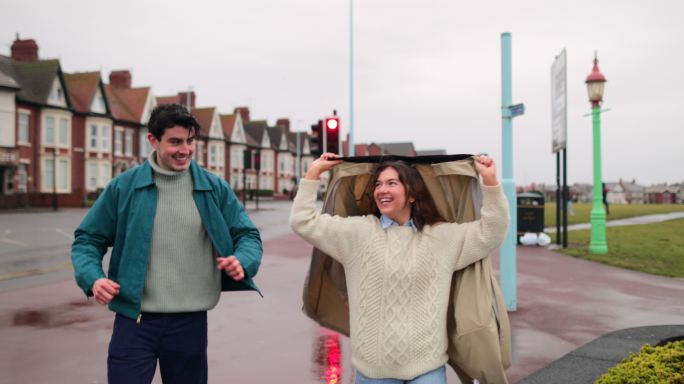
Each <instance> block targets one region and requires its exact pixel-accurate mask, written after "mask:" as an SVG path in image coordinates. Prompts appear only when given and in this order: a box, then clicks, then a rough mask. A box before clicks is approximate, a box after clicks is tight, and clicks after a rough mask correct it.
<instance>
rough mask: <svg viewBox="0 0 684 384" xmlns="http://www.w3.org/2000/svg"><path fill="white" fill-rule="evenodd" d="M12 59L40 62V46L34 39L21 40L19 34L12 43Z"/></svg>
mask: <svg viewBox="0 0 684 384" xmlns="http://www.w3.org/2000/svg"><path fill="white" fill-rule="evenodd" d="M12 59H14V60H16V61H35V60H38V44H36V41H35V40H33V39H26V40H20V39H19V34H18V33H17V38H16V40H14V43H12Z"/></svg>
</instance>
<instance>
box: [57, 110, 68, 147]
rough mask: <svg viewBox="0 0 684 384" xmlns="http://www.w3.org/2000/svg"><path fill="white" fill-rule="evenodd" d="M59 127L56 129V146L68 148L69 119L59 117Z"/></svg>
mask: <svg viewBox="0 0 684 384" xmlns="http://www.w3.org/2000/svg"><path fill="white" fill-rule="evenodd" d="M58 120H59V126H58V127H57V131H58V134H57V137H56V139H57V146H59V147H62V148H69V147H70V144H71V140H70V135H69V119H67V118H66V117H59V119H58Z"/></svg>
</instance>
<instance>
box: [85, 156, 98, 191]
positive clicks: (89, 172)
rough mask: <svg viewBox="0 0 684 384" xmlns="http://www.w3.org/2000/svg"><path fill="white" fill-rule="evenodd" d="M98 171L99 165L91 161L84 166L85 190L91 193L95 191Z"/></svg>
mask: <svg viewBox="0 0 684 384" xmlns="http://www.w3.org/2000/svg"><path fill="white" fill-rule="evenodd" d="M98 169H99V164H98V163H97V162H95V161H91V162H88V163H87V164H86V180H85V182H86V190H88V191H91V192H92V191H96V190H97V180H98V177H97V171H98Z"/></svg>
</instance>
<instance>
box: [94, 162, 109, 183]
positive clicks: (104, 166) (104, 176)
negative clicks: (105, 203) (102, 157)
mask: <svg viewBox="0 0 684 384" xmlns="http://www.w3.org/2000/svg"><path fill="white" fill-rule="evenodd" d="M111 171H112V168H111V167H110V166H109V163H100V175H99V176H100V177H99V180H98V183H97V186H98V188H104V187H106V186H107V183H109V179H110V178H111Z"/></svg>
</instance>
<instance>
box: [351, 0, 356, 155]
mask: <svg viewBox="0 0 684 384" xmlns="http://www.w3.org/2000/svg"><path fill="white" fill-rule="evenodd" d="M355 149H356V148H355V147H354V0H349V156H354V155H355Z"/></svg>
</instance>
